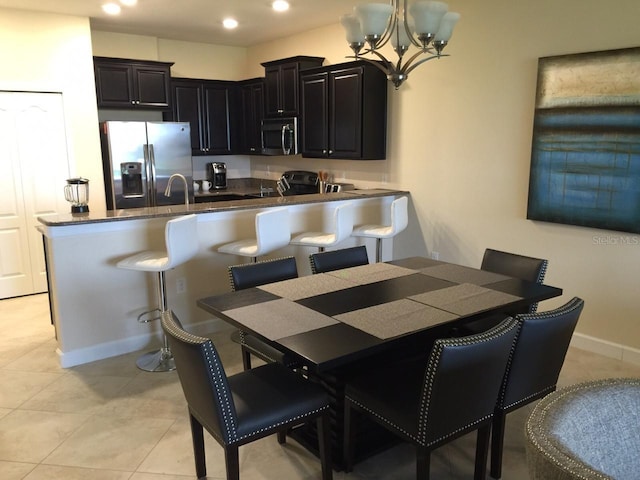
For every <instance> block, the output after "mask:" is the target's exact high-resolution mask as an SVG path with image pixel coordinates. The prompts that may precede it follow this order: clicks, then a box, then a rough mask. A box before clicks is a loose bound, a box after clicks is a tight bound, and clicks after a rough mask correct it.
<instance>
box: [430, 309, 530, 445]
mask: <svg viewBox="0 0 640 480" xmlns="http://www.w3.org/2000/svg"><path fill="white" fill-rule="evenodd" d="M517 329H518V323H517V322H516V320H514V319H513V318H511V317H508V318H507V319H506V320H504V321H503V322H502V323H500V324H499V325H497V326H496V327H494V328H492V329H490V330H488V331H486V332H483V333H480V334H477V335H470V336H467V337H458V338H447V339H440V340H436V341H435V343H434V345H433V349H432V350H431V355H430V356H429V361H428V364H427V368H426V373H425V379H424V383H423V390H422V398H421V402H420V405H421V411H420V415H419V417H420V418H419V428H418V436H419V437H420V441H421V443H423V445H426V446H431V445H437V444H440V443H444V442H445V441H446V439H447V438H450V439H451V438H455V437H457V436H460V434H461V433H464V432H465V431H467V430H472V429H474V426H476V425H478V424H479V423H481V422H487V421H489V420H490V419H491V416H492V414H493V411H494V409H495V406H496V399H497V398H498V392H499V390H500V384H501V382H502V378H503V377H504V372H505V370H506V366H507V361H508V358H509V353H510V352H511V349H512V348H513V343H514V339H515V336H516V333H517Z"/></svg>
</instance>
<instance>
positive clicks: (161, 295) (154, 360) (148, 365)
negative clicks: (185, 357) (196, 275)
mask: <svg viewBox="0 0 640 480" xmlns="http://www.w3.org/2000/svg"><path fill="white" fill-rule="evenodd" d="M158 304H159V310H160V315H162V313H163V312H165V311H167V292H166V283H165V276H164V271H161V272H158ZM136 365H137V366H138V368H139V369H140V370H144V371H145V372H171V371H173V370H175V369H176V362H175V360H174V359H173V353H171V349H170V348H169V343H168V341H167V336H166V335H164V341H163V346H162V348H160V350H154V351H151V352H147V353H145V354H144V355H141V356H140V357H138V360H137V361H136Z"/></svg>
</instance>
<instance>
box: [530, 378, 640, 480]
mask: <svg viewBox="0 0 640 480" xmlns="http://www.w3.org/2000/svg"><path fill="white" fill-rule="evenodd" d="M525 434H526V450H527V465H528V468H529V476H530V478H531V479H533V480H565V479H576V478H578V479H583V480H590V479H616V480H637V479H640V379H637V378H615V379H607V380H599V381H595V382H586V383H580V384H577V385H572V386H570V387H566V388H563V389H561V390H558V391H556V392H554V393H551V394H549V395H547V396H546V397H544V398H543V399H542V400H540V402H539V403H538V405H536V407H535V409H534V410H533V412H532V413H531V415H530V416H529V419H528V420H527V424H526V429H525Z"/></svg>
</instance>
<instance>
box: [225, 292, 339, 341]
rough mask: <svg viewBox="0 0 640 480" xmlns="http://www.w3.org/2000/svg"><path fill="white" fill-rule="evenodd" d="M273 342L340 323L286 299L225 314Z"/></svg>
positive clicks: (237, 309) (236, 309)
mask: <svg viewBox="0 0 640 480" xmlns="http://www.w3.org/2000/svg"><path fill="white" fill-rule="evenodd" d="M223 313H224V314H225V315H228V316H229V317H231V318H233V319H234V320H236V321H237V322H239V323H241V324H242V325H244V326H246V327H247V328H249V329H250V330H253V331H254V332H257V333H259V334H260V335H262V336H264V337H266V338H268V339H269V340H278V339H279V338H283V337H289V336H291V335H296V334H298V333H304V332H310V331H311V330H316V329H318V328H322V327H326V326H328V325H334V324H336V323H338V322H337V320H334V319H333V318H331V317H327V316H326V315H322V314H321V313H318V312H316V311H313V310H311V309H309V308H307V307H304V306H302V305H299V304H297V303H294V302H292V301H290V300H287V299H285V298H281V299H278V300H272V301H270V302H264V303H261V304H259V305H250V306H247V307H241V308H235V309H232V310H227V311H225V312H223Z"/></svg>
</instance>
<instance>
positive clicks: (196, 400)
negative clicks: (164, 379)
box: [162, 310, 237, 444]
mask: <svg viewBox="0 0 640 480" xmlns="http://www.w3.org/2000/svg"><path fill="white" fill-rule="evenodd" d="M162 328H163V330H164V332H165V334H166V337H167V341H168V342H169V348H171V351H172V352H173V357H174V359H175V362H176V370H177V371H178V378H179V379H180V384H181V385H182V391H183V392H184V396H185V398H186V400H187V404H188V405H189V412H190V413H191V415H193V416H194V417H195V418H196V419H197V420H198V421H199V422H200V423H201V424H202V425H203V426H204V427H205V428H206V429H207V430H208V431H209V432H211V434H212V435H214V436H216V437H217V438H218V439H220V440H222V441H223V443H224V444H229V443H231V442H233V441H234V440H236V439H237V415H236V409H235V404H234V402H233V397H232V396H231V390H230V389H229V384H228V382H227V376H226V374H225V372H224V368H223V366H222V362H221V361H220V356H219V355H218V352H217V350H216V348H215V346H214V345H213V343H212V342H211V340H210V339H208V338H203V337H198V336H196V335H192V334H190V333H188V332H185V331H184V330H183V329H182V328H180V326H179V322H178V321H177V318H176V316H175V314H174V313H173V312H172V311H170V310H167V311H166V312H163V314H162Z"/></svg>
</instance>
